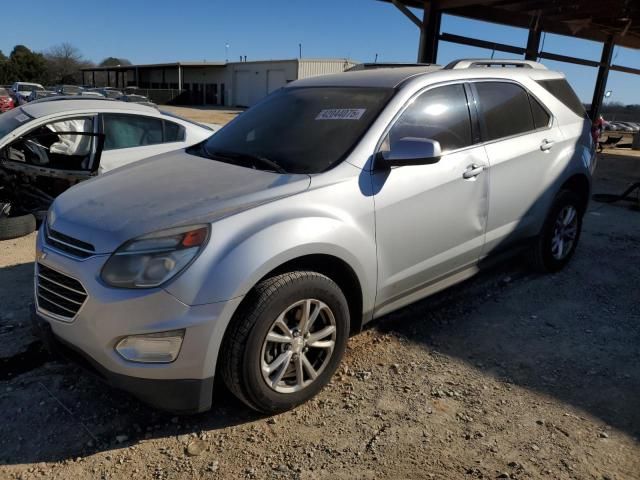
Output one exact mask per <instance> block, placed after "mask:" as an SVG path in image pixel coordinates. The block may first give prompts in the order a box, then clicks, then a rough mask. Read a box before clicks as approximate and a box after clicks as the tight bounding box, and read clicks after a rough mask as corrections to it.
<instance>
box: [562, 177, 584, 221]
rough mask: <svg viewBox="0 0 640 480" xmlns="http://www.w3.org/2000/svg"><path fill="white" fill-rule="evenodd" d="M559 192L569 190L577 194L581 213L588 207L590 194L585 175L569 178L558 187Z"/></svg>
mask: <svg viewBox="0 0 640 480" xmlns="http://www.w3.org/2000/svg"><path fill="white" fill-rule="evenodd" d="M560 190H561V191H562V190H571V191H572V192H575V193H577V194H578V195H579V196H580V198H581V199H582V205H581V207H582V213H584V212H585V211H586V210H587V206H588V205H589V196H590V192H591V183H590V182H589V179H588V178H587V176H586V175H584V174H582V173H577V174H575V175H572V176H571V177H569V178H568V179H567V180H565V182H564V183H563V184H562V186H561V187H560Z"/></svg>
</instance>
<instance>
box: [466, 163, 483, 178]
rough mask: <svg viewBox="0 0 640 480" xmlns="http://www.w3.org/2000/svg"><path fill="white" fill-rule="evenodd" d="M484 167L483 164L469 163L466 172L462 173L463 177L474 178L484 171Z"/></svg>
mask: <svg viewBox="0 0 640 480" xmlns="http://www.w3.org/2000/svg"><path fill="white" fill-rule="evenodd" d="M484 168H485V167H483V166H482V165H476V164H475V163H473V164H471V165H469V166H468V167H467V169H466V170H465V171H464V173H463V174H462V178H466V179H469V178H474V177H477V176H478V175H480V174H481V173H482V172H483V171H484Z"/></svg>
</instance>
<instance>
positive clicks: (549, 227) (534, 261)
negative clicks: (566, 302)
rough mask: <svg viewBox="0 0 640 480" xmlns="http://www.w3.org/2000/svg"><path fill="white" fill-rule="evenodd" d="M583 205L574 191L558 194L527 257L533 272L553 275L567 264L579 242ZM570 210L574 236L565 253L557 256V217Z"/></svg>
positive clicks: (563, 191)
mask: <svg viewBox="0 0 640 480" xmlns="http://www.w3.org/2000/svg"><path fill="white" fill-rule="evenodd" d="M584 203H585V202H584V201H583V199H582V198H581V197H580V195H578V194H577V193H576V192H574V191H571V190H562V191H561V192H560V193H558V195H557V196H556V198H555V200H554V201H553V204H552V205H551V208H550V209H549V213H548V214H547V218H546V220H545V222H544V225H543V227H542V230H541V232H540V234H539V235H538V237H537V238H536V239H535V242H534V244H533V247H532V249H531V252H530V255H529V261H530V263H531V266H532V267H533V269H534V270H536V271H538V272H541V273H553V272H557V271H560V270H562V269H563V268H564V266H565V265H566V264H567V263H569V260H571V257H573V254H574V253H575V250H576V247H577V246H578V241H579V240H580V233H581V231H582V216H583V215H584ZM570 209H573V210H574V211H575V236H574V238H573V241H572V242H571V245H570V246H569V247H568V248H566V251H565V252H564V253H563V254H561V255H558V253H559V250H558V247H557V245H558V244H557V243H554V240H555V238H556V236H555V234H556V233H557V230H556V228H557V222H559V221H560V220H561V219H560V218H559V217H560V216H561V215H564V214H565V213H566V212H568V211H570ZM563 218H566V217H563ZM567 231H568V230H567ZM563 243H564V242H563ZM554 245H555V247H554ZM565 247H566V246H565Z"/></svg>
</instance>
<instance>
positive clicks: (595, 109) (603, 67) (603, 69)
mask: <svg viewBox="0 0 640 480" xmlns="http://www.w3.org/2000/svg"><path fill="white" fill-rule="evenodd" d="M613 47H614V43H613V37H609V39H608V40H607V41H606V42H605V43H604V45H603V46H602V56H601V57H600V67H599V68H598V77H597V78H596V87H595V90H594V92H593V100H592V101H591V110H590V111H589V116H590V117H591V120H595V119H596V118H597V117H598V114H599V112H600V107H601V106H602V99H603V98H604V92H605V89H606V88H607V79H608V78H609V69H610V68H611V59H612V57H613Z"/></svg>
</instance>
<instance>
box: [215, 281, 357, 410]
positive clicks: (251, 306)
mask: <svg viewBox="0 0 640 480" xmlns="http://www.w3.org/2000/svg"><path fill="white" fill-rule="evenodd" d="M348 335H349V309H348V306H347V301H346V299H345V297H344V294H343V293H342V291H341V290H340V288H339V287H338V285H336V283H335V282H334V281H333V280H331V279H330V278H328V277H326V276H324V275H321V274H319V273H316V272H307V271H297V272H290V273H285V274H282V275H278V276H274V277H272V278H269V279H267V280H264V281H263V282H261V283H260V284H258V285H257V286H256V287H255V288H254V289H253V290H252V291H251V293H250V294H249V295H248V296H247V298H246V299H245V301H244V303H243V305H242V307H241V308H240V310H239V311H238V313H237V314H236V316H235V317H234V320H233V321H232V324H231V325H230V326H229V331H228V332H227V334H226V335H225V339H224V341H223V347H222V353H221V358H222V375H223V378H224V380H225V383H226V385H227V387H228V388H229V389H230V390H231V392H232V393H233V394H234V395H235V396H237V397H238V398H239V399H240V400H242V401H243V402H244V403H246V404H247V405H248V406H249V407H251V408H253V409H255V410H258V411H261V412H265V413H277V412H282V411H285V410H289V409H291V408H293V407H295V406H296V405H299V404H301V403H304V402H306V401H307V400H309V399H310V398H312V397H313V396H315V395H316V394H317V393H318V392H319V391H320V390H321V389H322V388H323V387H324V386H325V385H326V384H327V383H328V382H329V380H330V379H331V377H332V375H333V373H334V372H335V370H336V369H337V368H338V365H339V364H340V360H341V359H342V356H343V354H344V351H345V348H346V344H347V339H348Z"/></svg>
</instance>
